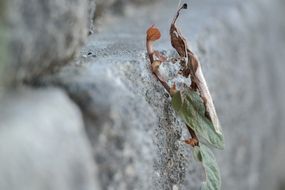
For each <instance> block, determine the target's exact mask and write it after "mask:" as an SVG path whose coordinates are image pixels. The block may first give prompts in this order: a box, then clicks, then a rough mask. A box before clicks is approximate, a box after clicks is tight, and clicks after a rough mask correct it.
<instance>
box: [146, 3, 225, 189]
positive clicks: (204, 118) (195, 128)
mask: <svg viewBox="0 0 285 190" xmlns="http://www.w3.org/2000/svg"><path fill="white" fill-rule="evenodd" d="M183 9H187V4H186V3H185V4H183V5H182V6H180V8H179V9H178V10H177V12H176V15H175V16H174V18H173V21H172V23H171V25H170V30H169V33H170V41H171V45H172V47H173V48H174V49H175V50H176V52H177V53H178V55H179V58H178V64H180V70H179V71H178V73H177V76H179V77H184V78H190V79H191V84H190V85H188V84H184V85H183V88H179V89H178V88H177V87H176V83H175V82H174V83H172V85H171V86H170V85H169V83H168V82H169V81H167V80H165V79H164V77H163V76H162V74H161V72H160V67H161V65H162V64H163V63H164V62H167V61H169V60H172V59H175V58H173V57H166V56H165V55H164V54H162V53H161V52H159V51H156V50H154V48H153V43H154V42H155V41H157V40H159V39H160V37H161V34H160V30H159V29H158V28H156V27H155V26H154V25H153V26H151V27H150V28H149V29H148V30H147V32H146V34H147V36H146V48H147V53H148V57H149V60H150V63H151V71H152V72H153V74H154V76H155V77H156V78H157V80H158V81H159V82H160V83H161V84H162V86H163V87H164V88H165V90H166V91H167V92H168V93H169V94H170V96H171V104H172V107H173V109H174V110H175V112H176V115H177V117H179V118H181V119H182V121H183V122H184V123H185V125H186V127H187V129H188V131H189V133H190V135H191V138H190V139H187V140H185V141H184V142H185V143H186V144H189V145H190V147H191V148H192V154H193V157H194V158H195V159H196V160H197V161H199V162H201V164H202V165H203V167H204V170H205V176H206V179H205V181H204V182H203V184H202V189H203V190H219V189H221V177H220V172H219V168H218V165H217V163H216V160H215V157H214V154H213V153H212V151H211V149H210V148H217V149H223V148H224V137H223V134H222V129H221V126H220V122H219V119H218V117H217V113H216V110H215V107H214V104H213V100H212V97H211V94H210V92H209V89H208V86H207V83H206V80H205V78H204V75H203V72H202V68H201V64H200V62H199V60H198V59H197V57H196V56H195V54H194V53H193V52H192V51H191V50H190V49H189V47H188V45H187V41H186V39H185V38H184V37H183V35H182V33H181V31H180V30H179V29H178V28H177V26H176V21H177V19H178V17H179V13H180V11H181V10H183ZM175 64H177V62H176V63H175Z"/></svg>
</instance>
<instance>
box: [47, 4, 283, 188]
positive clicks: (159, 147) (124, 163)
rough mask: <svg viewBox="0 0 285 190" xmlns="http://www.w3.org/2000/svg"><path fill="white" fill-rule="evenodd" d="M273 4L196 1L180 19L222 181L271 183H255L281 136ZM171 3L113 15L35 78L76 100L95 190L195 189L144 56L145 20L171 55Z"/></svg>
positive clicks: (194, 173)
mask: <svg viewBox="0 0 285 190" xmlns="http://www.w3.org/2000/svg"><path fill="white" fill-rule="evenodd" d="M281 3H282V2H281V1H280V2H278V1H273V2H271V3H270V4H269V3H268V2H266V1H252V2H247V3H246V4H243V3H240V2H236V1H231V2H228V1H215V2H212V1H203V2H201V1H199V2H193V3H191V6H190V11H184V12H183V13H182V14H181V17H180V19H179V26H180V27H181V29H182V31H183V34H184V35H185V36H186V37H187V38H188V40H189V41H190V42H191V43H190V46H191V48H193V51H194V52H196V53H197V54H198V56H199V57H200V61H201V64H202V68H203V70H204V74H205V77H206V79H207V81H208V84H209V88H210V91H211V92H212V95H213V99H214V102H215V104H216V108H217V112H218V115H219V117H220V121H221V124H222V126H223V131H224V134H225V143H226V148H225V150H224V151H217V152H216V157H217V160H218V163H219V165H220V168H221V173H222V184H223V188H222V189H233V190H234V189H252V190H254V189H272V188H274V187H273V186H274V185H273V184H271V185H269V187H266V186H265V185H262V182H264V183H266V184H267V185H268V184H270V182H272V180H270V178H267V179H268V180H263V178H264V176H268V175H269V176H273V175H274V171H273V172H272V173H270V174H269V172H268V170H265V169H263V168H267V167H269V168H271V163H270V160H271V156H272V155H274V154H276V153H277V152H279V151H280V150H281V149H278V148H277V147H278V146H277V145H278V144H279V142H280V143H282V142H281V140H280V139H281V138H280V137H282V135H281V134H284V129H282V127H281V126H282V125H283V124H282V123H283V122H282V121H284V119H283V118H282V115H284V102H283V101H282V99H283V98H282V97H280V96H279V93H278V92H284V89H283V88H282V87H281V86H282V84H284V81H285V80H284V77H283V76H282V72H281V70H282V68H284V67H283V65H282V64H281V62H280V60H282V53H281V51H278V50H276V51H275V52H273V51H271V48H275V45H276V44H279V43H278V41H279V40H280V39H281V38H282V34H283V33H282V30H281V29H280V28H281V27H280V23H282V21H281V19H280V21H279V20H278V19H275V16H276V13H274V12H280V16H281V15H282V14H283V13H281V12H282V11H280V9H281V8H279V6H280V4H281ZM175 9H176V3H175V2H167V3H165V2H164V3H163V4H154V5H151V6H149V7H145V8H143V9H139V10H137V11H133V12H132V11H131V12H129V13H128V14H129V15H127V16H126V17H124V18H114V20H113V21H112V22H111V23H109V24H108V23H106V24H105V26H103V27H102V28H101V31H100V33H98V34H95V35H93V36H90V37H89V39H88V42H87V44H86V46H85V47H84V48H83V49H82V51H81V57H80V58H78V59H77V60H76V61H75V63H74V65H73V66H68V67H66V68H64V69H63V70H62V71H61V72H60V73H59V74H57V75H56V76H52V77H49V78H45V80H43V81H42V83H46V84H54V85H58V86H61V87H63V88H64V89H65V90H66V91H67V92H68V93H69V95H70V96H71V98H72V99H73V100H74V101H75V102H77V103H78V104H79V105H80V107H81V109H82V111H83V114H84V118H85V124H86V130H87V132H88V135H89V139H90V140H91V142H92V144H93V150H94V155H95V161H96V164H97V165H98V166H99V173H100V174H101V176H100V177H99V180H100V182H101V185H102V187H103V188H104V189H199V188H200V183H201V181H202V179H203V176H202V169H201V167H200V166H199V165H198V163H195V162H194V161H193V159H192V157H191V149H190V147H189V146H187V145H185V144H183V143H182V142H181V141H182V140H183V139H185V138H187V137H188V133H187V131H186V129H185V127H184V125H183V124H182V123H181V122H180V120H179V119H177V118H176V116H175V114H174V113H173V110H172V109H171V107H170V99H169V97H168V95H167V93H166V92H165V91H164V89H163V87H162V86H161V85H160V84H159V82H158V81H156V80H155V78H154V77H153V75H152V74H151V72H150V69H149V65H148V61H147V59H146V56H145V31H146V29H147V28H148V27H149V26H150V25H152V24H156V25H157V26H158V27H159V28H160V29H161V31H162V35H163V37H162V39H161V40H160V41H159V42H157V43H156V44H155V47H156V48H157V49H160V50H163V51H165V52H166V53H167V54H173V50H172V48H171V47H170V42H169V36H168V30H169V24H170V20H171V18H172V16H173V15H174V12H175ZM278 9H279V11H278ZM281 18H282V17H281ZM281 26H282V25H281ZM283 26H284V25H283ZM283 30H284V29H283ZM279 49H280V50H282V49H284V47H283V46H282V45H280V47H279ZM269 63H270V64H269ZM277 134H279V135H277ZM106 143H107V144H106ZM116 146H118V147H116ZM126 151H127V152H128V154H127V155H128V156H126V155H125V154H126V153H125V152H126ZM281 160H282V159H280V160H279V159H277V161H276V163H281ZM130 168H131V169H130ZM130 173H131V176H132V177H130V175H129V174H130ZM279 182H280V181H279ZM279 182H278V181H277V182H276V183H277V184H278V183H279ZM274 184H275V183H274Z"/></svg>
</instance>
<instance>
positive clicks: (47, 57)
mask: <svg viewBox="0 0 285 190" xmlns="http://www.w3.org/2000/svg"><path fill="white" fill-rule="evenodd" d="M5 10H6V12H5V26H4V27H5V29H6V33H7V39H6V40H7V48H8V49H9V50H8V52H9V55H8V56H7V57H8V58H7V61H8V62H9V63H8V64H7V65H8V66H7V67H6V68H5V70H6V72H5V73H4V75H5V76H4V77H3V76H2V80H4V79H5V80H7V82H6V83H9V82H10V83H11V82H12V83H13V82H14V81H15V80H16V81H18V82H19V81H22V80H30V79H32V78H34V77H37V76H39V75H41V74H44V73H46V72H50V71H51V70H54V69H55V68H56V67H58V66H60V65H64V64H66V63H68V61H70V60H71V59H72V58H73V57H74V55H75V54H76V51H77V50H78V48H79V47H80V46H82V45H83V42H84V40H85V39H86V36H87V20H88V19H87V17H88V11H87V10H88V1H87V0H73V1H69V0H60V1H53V0H45V1H39V0H26V1H22V0H9V1H6V8H5ZM2 83H3V82H2ZM4 84H5V83H4Z"/></svg>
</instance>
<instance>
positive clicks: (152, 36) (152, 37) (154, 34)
mask: <svg viewBox="0 0 285 190" xmlns="http://www.w3.org/2000/svg"><path fill="white" fill-rule="evenodd" d="M146 34H147V40H148V41H156V40H158V39H159V38H160V36H161V34H160V31H159V29H158V28H156V27H154V26H151V27H150V28H149V29H148V30H147V31H146Z"/></svg>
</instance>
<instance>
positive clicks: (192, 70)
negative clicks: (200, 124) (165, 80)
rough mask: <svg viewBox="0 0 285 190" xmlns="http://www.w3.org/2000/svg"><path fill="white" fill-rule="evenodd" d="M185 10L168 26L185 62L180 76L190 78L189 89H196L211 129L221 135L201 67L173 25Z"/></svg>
mask: <svg viewBox="0 0 285 190" xmlns="http://www.w3.org/2000/svg"><path fill="white" fill-rule="evenodd" d="M185 7H186V8H187V5H186V6H185V4H184V5H183V6H181V7H180V9H178V11H177V13H176V15H175V17H174V19H173V21H172V23H171V26H170V38H171V44H172V46H173V47H174V48H175V49H176V51H177V53H178V54H179V55H180V56H181V57H182V58H183V57H185V58H186V59H185V62H184V61H181V66H182V71H181V73H182V75H183V76H185V77H189V75H190V76H191V81H192V84H191V87H192V88H193V89H194V90H195V89H198V91H199V92H200V96H201V98H202V100H203V103H204V106H205V108H206V109H205V113H204V115H206V116H207V117H208V119H209V120H210V121H211V122H212V123H213V125H212V127H213V129H214V130H215V131H216V132H217V133H219V134H220V135H222V129H221V126H220V122H219V119H218V116H217V113H216V109H215V106H214V103H213V99H212V96H211V94H210V91H209V89H208V86H207V83H206V80H205V77H204V75H203V72H202V69H201V65H200V63H199V61H198V59H197V57H196V56H195V55H194V53H193V52H192V51H191V50H190V49H189V48H188V45H187V42H186V39H185V38H184V37H183V36H182V34H181V32H180V30H178V28H177V27H176V25H175V23H176V20H177V18H178V16H179V13H180V11H181V10H182V9H185Z"/></svg>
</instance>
